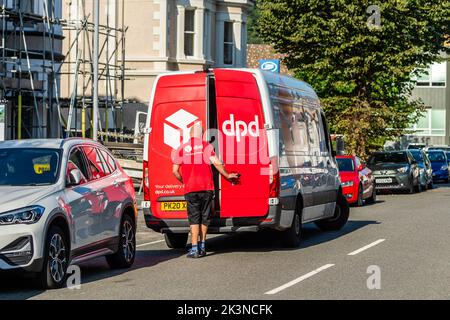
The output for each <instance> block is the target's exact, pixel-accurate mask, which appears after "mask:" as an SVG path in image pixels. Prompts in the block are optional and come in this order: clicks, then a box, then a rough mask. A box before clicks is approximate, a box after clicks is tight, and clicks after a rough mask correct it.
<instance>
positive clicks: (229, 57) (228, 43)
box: [223, 21, 234, 65]
mask: <svg viewBox="0 0 450 320" xmlns="http://www.w3.org/2000/svg"><path fill="white" fill-rule="evenodd" d="M233 38H234V37H233V22H229V21H225V26H224V42H223V63H224V64H227V65H232V64H233V62H234V61H233V60H234V59H233V57H234V39H233Z"/></svg>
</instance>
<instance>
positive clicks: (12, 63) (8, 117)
mask: <svg viewBox="0 0 450 320" xmlns="http://www.w3.org/2000/svg"><path fill="white" fill-rule="evenodd" d="M61 10H62V6H61V0H53V1H48V0H0V43H1V47H0V57H1V58H0V60H1V61H0V140H4V139H18V138H23V139H26V138H50V137H57V136H59V134H60V126H59V120H58V119H59V116H58V104H57V101H56V100H57V99H56V98H57V96H58V90H57V88H58V87H59V78H58V77H57V73H58V70H57V69H58V67H59V65H60V62H61V61H62V60H63V58H64V57H63V55H62V39H63V35H62V28H61V26H59V25H55V24H54V23H53V20H56V19H59V18H61ZM47 18H48V19H47Z"/></svg>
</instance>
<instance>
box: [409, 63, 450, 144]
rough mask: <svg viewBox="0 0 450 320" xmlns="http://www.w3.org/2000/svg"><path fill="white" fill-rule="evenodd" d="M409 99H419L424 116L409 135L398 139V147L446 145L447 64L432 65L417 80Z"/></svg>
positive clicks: (449, 138) (449, 109)
mask: <svg viewBox="0 0 450 320" xmlns="http://www.w3.org/2000/svg"><path fill="white" fill-rule="evenodd" d="M415 80H416V87H415V88H414V90H413V93H412V97H413V98H414V99H417V98H419V99H421V100H422V101H423V102H424V104H425V106H426V108H427V109H426V112H425V116H424V117H422V118H421V119H420V120H419V122H418V123H417V124H415V125H414V126H413V127H412V128H411V129H412V130H413V131H414V133H413V134H412V135H407V136H405V137H403V138H402V141H401V145H402V147H406V146H407V145H408V144H409V143H421V144H425V145H450V86H449V84H450V63H449V62H448V61H444V62H439V63H438V62H436V63H433V64H432V65H431V66H430V67H429V68H427V69H426V70H424V72H423V73H422V74H421V75H420V76H418V77H417V79H415Z"/></svg>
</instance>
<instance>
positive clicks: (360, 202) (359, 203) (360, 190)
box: [356, 185, 364, 207]
mask: <svg viewBox="0 0 450 320" xmlns="http://www.w3.org/2000/svg"><path fill="white" fill-rule="evenodd" d="M356 205H357V206H358V207H362V206H363V205H364V199H363V187H362V185H359V187H358V201H357V202H356Z"/></svg>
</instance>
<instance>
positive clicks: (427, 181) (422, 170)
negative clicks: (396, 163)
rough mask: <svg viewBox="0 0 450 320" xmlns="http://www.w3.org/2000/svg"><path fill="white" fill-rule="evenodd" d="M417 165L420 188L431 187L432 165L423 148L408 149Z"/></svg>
mask: <svg viewBox="0 0 450 320" xmlns="http://www.w3.org/2000/svg"><path fill="white" fill-rule="evenodd" d="M409 151H410V152H411V154H412V155H413V157H414V159H415V160H416V161H417V165H418V166H419V181H420V185H421V186H422V189H424V190H426V189H433V167H432V166H431V161H430V159H429V158H428V156H427V154H426V153H425V151H423V150H409Z"/></svg>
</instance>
